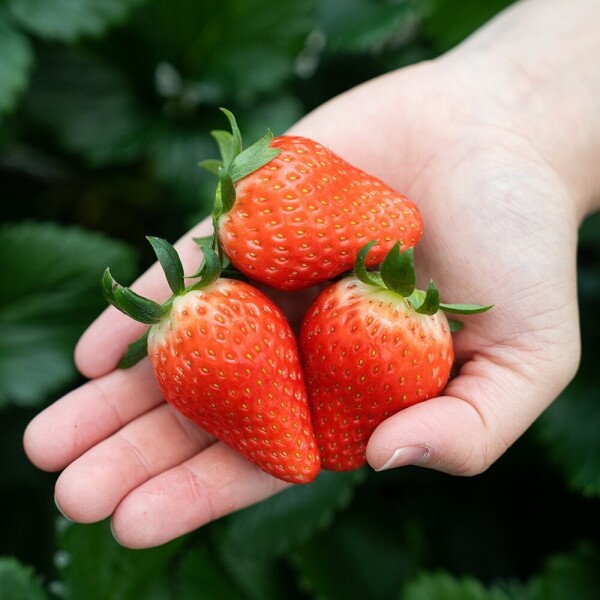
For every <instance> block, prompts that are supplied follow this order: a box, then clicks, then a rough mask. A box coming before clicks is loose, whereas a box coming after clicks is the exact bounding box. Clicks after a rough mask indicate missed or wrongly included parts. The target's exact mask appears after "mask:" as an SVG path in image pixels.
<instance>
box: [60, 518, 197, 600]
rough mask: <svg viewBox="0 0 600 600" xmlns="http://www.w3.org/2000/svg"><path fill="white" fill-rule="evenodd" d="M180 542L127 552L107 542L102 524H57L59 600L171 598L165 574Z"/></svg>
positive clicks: (110, 540) (110, 538) (110, 539)
mask: <svg viewBox="0 0 600 600" xmlns="http://www.w3.org/2000/svg"><path fill="white" fill-rule="evenodd" d="M185 540H186V538H185V537H183V538H179V539H177V540H174V541H172V542H169V543H168V544H164V545H162V546H159V547H156V548H150V549H147V550H129V549H127V548H123V547H122V546H120V545H119V544H118V543H117V542H116V541H115V539H114V537H113V536H112V534H111V532H110V528H109V524H108V521H102V522H100V523H95V524H93V525H76V524H74V523H67V522H65V521H61V529H60V532H59V547H60V553H59V561H58V562H59V566H60V571H61V575H62V579H63V581H64V586H65V597H67V598H85V599H86V600H131V599H132V598H140V599H142V598H143V599H144V600H162V599H164V598H172V597H174V590H173V589H172V583H171V578H170V573H171V571H172V569H173V563H172V561H173V559H174V557H175V555H176V553H177V552H178V551H179V549H180V548H181V546H182V545H183V543H184V542H185Z"/></svg>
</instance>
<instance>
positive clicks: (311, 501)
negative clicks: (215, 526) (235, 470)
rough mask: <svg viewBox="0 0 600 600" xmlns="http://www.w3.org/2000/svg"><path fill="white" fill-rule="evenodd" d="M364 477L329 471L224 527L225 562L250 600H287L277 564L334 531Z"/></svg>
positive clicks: (221, 534) (221, 553) (221, 541)
mask: <svg viewBox="0 0 600 600" xmlns="http://www.w3.org/2000/svg"><path fill="white" fill-rule="evenodd" d="M364 477H365V473H364V471H363V470H359V471H354V472H349V473H331V472H327V471H324V472H322V473H321V474H320V475H319V476H318V477H317V479H316V480H315V481H314V482H313V483H311V484H309V485H302V486H294V487H291V488H289V489H287V490H285V491H283V492H281V493H280V494H277V495H276V496H273V497H271V498H269V499H268V500H266V501H264V502H261V503H260V504H256V505H254V506H251V507H250V508H247V509H245V510H243V511H240V512H238V513H235V514H232V515H230V516H229V517H227V519H226V520H224V521H223V523H222V527H220V528H219V530H218V533H219V536H218V538H217V543H218V551H219V556H220V557H221V560H222V561H223V564H224V565H225V566H226V567H227V570H228V572H229V573H230V575H231V576H232V577H234V579H235V580H236V582H237V584H238V585H239V586H240V587H241V588H242V589H244V591H246V592H247V593H248V594H249V596H248V597H249V598H275V599H276V598H278V597H282V596H281V593H282V591H281V586H282V585H283V584H282V583H281V582H279V581H278V580H277V570H276V566H275V561H276V560H277V559H278V558H280V557H282V556H283V555H285V554H287V553H288V552H289V551H290V550H291V549H292V548H294V547H295V546H297V545H299V544H301V543H303V542H305V541H306V540H308V539H309V538H310V537H311V536H312V535H314V534H315V533H316V532H317V531H319V530H321V529H322V528H324V527H326V526H327V525H329V524H330V523H331V521H332V520H333V518H334V516H335V514H336V512H337V511H338V510H340V509H341V508H343V507H345V506H346V505H347V504H348V503H349V502H350V500H351V498H352V495H353V491H354V489H355V487H356V486H357V485H359V484H360V483H361V482H362V481H363V480H364ZM278 590H279V591H278ZM278 594H279V595H278Z"/></svg>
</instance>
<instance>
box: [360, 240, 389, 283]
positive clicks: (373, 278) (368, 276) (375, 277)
mask: <svg viewBox="0 0 600 600" xmlns="http://www.w3.org/2000/svg"><path fill="white" fill-rule="evenodd" d="M376 243H377V241H376V240H372V241H370V242H369V243H368V244H365V245H364V246H363V247H362V248H361V249H360V251H359V252H358V254H357V256H356V262H355V263H354V275H355V276H356V278H357V279H359V280H360V281H362V282H363V283H366V284H367V285H374V286H378V287H385V286H384V283H383V280H382V278H381V275H380V274H379V273H378V272H377V271H369V269H367V265H366V260H367V255H368V254H369V252H370V250H371V248H372V247H373V246H374V245H375V244H376Z"/></svg>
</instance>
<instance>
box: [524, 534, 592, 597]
mask: <svg viewBox="0 0 600 600" xmlns="http://www.w3.org/2000/svg"><path fill="white" fill-rule="evenodd" d="M598 590H600V551H599V550H598V548H597V547H595V546H593V545H591V544H589V543H584V544H581V545H580V546H579V547H578V548H577V549H576V550H575V551H574V552H572V553H570V554H565V555H559V556H553V557H551V558H550V559H549V560H548V562H547V564H546V566H545V568H544V570H543V572H542V573H541V574H540V575H538V576H535V577H534V578H532V580H531V581H530V582H529V585H528V591H529V596H528V599H530V600H563V599H565V598H568V599H569V600H597V598H598Z"/></svg>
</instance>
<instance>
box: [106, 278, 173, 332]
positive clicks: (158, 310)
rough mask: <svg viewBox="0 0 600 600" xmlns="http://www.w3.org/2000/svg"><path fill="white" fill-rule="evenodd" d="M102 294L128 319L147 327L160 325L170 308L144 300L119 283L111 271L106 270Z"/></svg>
mask: <svg viewBox="0 0 600 600" xmlns="http://www.w3.org/2000/svg"><path fill="white" fill-rule="evenodd" d="M102 293H103V294H104V298H105V299H106V301H107V302H108V303H109V304H112V305H113V306H114V307H115V308H117V309H119V310H120V311H121V312H122V313H125V314H126V315H127V316H128V317H131V318H132V319H135V320H136V321H139V322H140V323H146V324H147V325H154V324H155V323H160V321H161V320H162V319H163V318H164V317H165V316H166V315H167V313H168V310H169V309H168V307H166V306H163V305H161V304H158V303H157V302H154V300H150V299H148V298H144V297H143V296H140V295H139V294H136V293H135V292H134V291H133V290H131V289H130V288H128V287H124V286H122V285H121V284H120V283H117V282H116V281H115V280H114V278H113V276H112V275H111V274H110V269H106V271H104V275H103V276H102Z"/></svg>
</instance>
